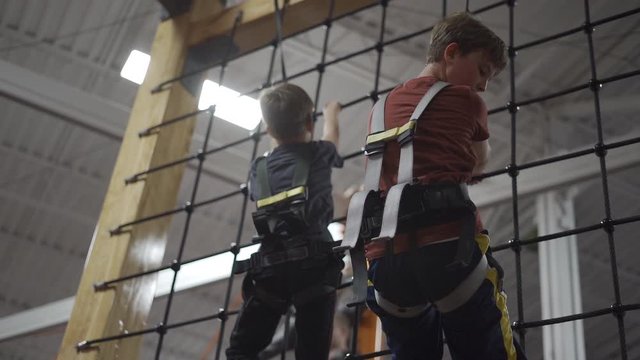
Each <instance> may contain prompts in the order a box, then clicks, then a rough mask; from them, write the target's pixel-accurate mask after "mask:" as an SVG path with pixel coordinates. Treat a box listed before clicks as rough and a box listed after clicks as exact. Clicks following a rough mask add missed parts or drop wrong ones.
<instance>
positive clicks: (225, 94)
mask: <svg viewBox="0 0 640 360" xmlns="http://www.w3.org/2000/svg"><path fill="white" fill-rule="evenodd" d="M211 105H216V113H215V115H216V116H217V117H219V118H220V119H222V120H226V121H228V122H230V123H232V124H235V125H238V126H240V127H243V128H245V129H247V130H253V129H255V127H256V126H258V124H259V123H260V119H261V118H262V113H261V112H260V103H259V102H258V100H256V99H254V98H252V97H249V96H246V95H242V96H240V93H239V92H237V91H235V90H232V89H229V88H227V87H224V86H220V85H218V83H216V82H213V81H211V80H205V81H204V84H202V92H201V93H200V101H199V102H198V109H200V110H204V109H206V108H208V107H209V106H211Z"/></svg>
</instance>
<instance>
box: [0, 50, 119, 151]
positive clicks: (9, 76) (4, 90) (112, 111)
mask: <svg viewBox="0 0 640 360" xmlns="http://www.w3.org/2000/svg"><path fill="white" fill-rule="evenodd" d="M0 96H4V97H6V98H9V99H11V100H13V101H15V102H17V103H20V104H23V105H25V106H28V107H31V108H34V109H37V110H39V111H42V112H44V113H47V114H50V115H53V116H55V117H57V118H60V119H63V120H65V121H67V122H70V123H73V124H74V125H77V126H79V127H82V128H84V129H87V130H90V131H92V132H96V133H100V134H102V135H104V136H105V137H107V138H109V139H112V140H116V141H120V140H121V138H122V134H123V133H124V128H125V126H126V122H127V119H128V116H129V111H130V109H128V108H126V107H124V106H118V105H117V104H115V103H109V102H106V101H104V100H102V99H100V98H98V97H96V96H92V95H90V94H87V93H86V92H84V91H82V90H80V89H76V88H73V87H71V86H69V85H66V84H63V83H60V82H58V81H54V80H51V79H50V78H47V77H45V76H43V75H40V74H36V73H34V72H31V71H29V70H27V69H25V68H22V67H20V66H17V65H14V64H12V63H9V62H6V61H2V60H0Z"/></svg>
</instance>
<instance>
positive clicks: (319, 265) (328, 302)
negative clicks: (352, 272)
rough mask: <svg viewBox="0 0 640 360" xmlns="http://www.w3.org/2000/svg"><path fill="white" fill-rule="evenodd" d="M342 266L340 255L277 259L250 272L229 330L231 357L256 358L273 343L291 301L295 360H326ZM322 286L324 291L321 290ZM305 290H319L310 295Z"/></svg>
mask: <svg viewBox="0 0 640 360" xmlns="http://www.w3.org/2000/svg"><path fill="white" fill-rule="evenodd" d="M343 265H344V263H343V262H342V260H340V259H336V258H334V257H333V256H330V257H327V258H325V259H324V260H309V259H307V260H303V261H297V262H291V263H284V264H279V265H276V266H273V267H271V268H269V269H268V270H267V271H265V272H264V273H262V274H254V275H247V277H245V283H244V285H243V297H244V299H245V302H244V304H243V305H242V309H241V311H240V314H239V315H238V319H237V321H236V325H235V327H234V329H233V332H232V333H231V338H230V346H229V348H228V349H227V351H226V354H227V359H243V360H244V359H252V360H253V359H258V353H259V352H260V351H262V350H263V349H264V348H266V347H267V345H269V343H270V342H271V339H272V337H273V334H274V333H275V331H276V328H277V326H278V323H279V322H280V317H281V316H282V315H283V314H284V313H285V312H286V310H287V308H288V307H289V305H291V304H293V305H294V306H295V309H296V319H295V329H296V347H295V353H296V359H304V360H307V359H309V360H314V359H318V360H326V359H327V358H328V356H329V347H330V345H331V334H332V330H333V314H334V311H335V303H336V292H335V288H336V286H337V285H338V283H339V281H340V270H341V269H342V267H343ZM319 288H323V289H325V291H322V292H317V291H318V290H317V289H319ZM331 289H332V290H331ZM305 293H307V294H308V293H317V294H318V295H316V296H312V297H311V298H306V297H307V296H305ZM299 299H303V300H299Z"/></svg>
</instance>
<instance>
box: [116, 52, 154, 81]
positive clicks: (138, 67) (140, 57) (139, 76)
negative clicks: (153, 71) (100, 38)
mask: <svg viewBox="0 0 640 360" xmlns="http://www.w3.org/2000/svg"><path fill="white" fill-rule="evenodd" d="M150 60H151V56H149V55H147V54H145V53H143V52H142V51H138V50H132V51H131V54H129V58H128V59H127V62H125V63H124V66H123V67H122V71H120V76H122V77H123V78H125V79H127V80H130V81H133V82H134V83H136V84H138V85H139V84H142V82H143V81H144V77H145V75H146V74H147V69H148V68H149V61H150Z"/></svg>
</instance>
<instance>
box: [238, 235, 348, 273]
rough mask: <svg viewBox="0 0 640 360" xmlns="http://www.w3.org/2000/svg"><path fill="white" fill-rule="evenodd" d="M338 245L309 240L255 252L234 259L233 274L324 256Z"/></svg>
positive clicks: (337, 243)
mask: <svg viewBox="0 0 640 360" xmlns="http://www.w3.org/2000/svg"><path fill="white" fill-rule="evenodd" d="M338 245H340V242H339V241H331V242H327V241H311V242H308V243H307V244H305V245H302V246H297V247H293V248H290V249H285V250H281V251H269V252H266V253H261V252H256V253H253V254H251V257H250V258H249V259H247V260H240V261H236V265H235V267H234V271H233V273H234V274H242V273H244V272H247V271H259V270H260V269H262V268H267V267H271V266H274V265H278V264H283V263H286V262H291V261H299V260H304V259H308V258H311V257H316V256H326V255H329V254H332V253H333V248H334V247H335V246H338Z"/></svg>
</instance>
